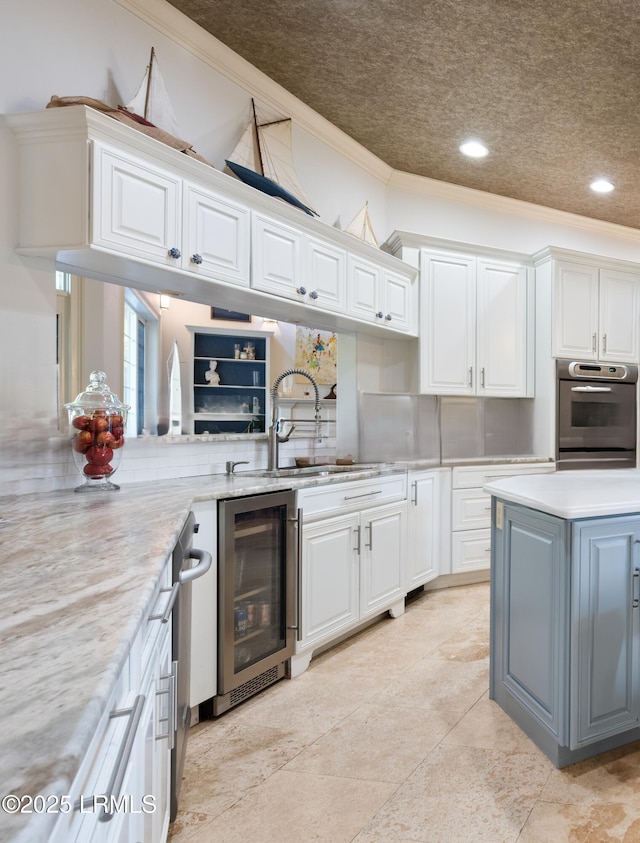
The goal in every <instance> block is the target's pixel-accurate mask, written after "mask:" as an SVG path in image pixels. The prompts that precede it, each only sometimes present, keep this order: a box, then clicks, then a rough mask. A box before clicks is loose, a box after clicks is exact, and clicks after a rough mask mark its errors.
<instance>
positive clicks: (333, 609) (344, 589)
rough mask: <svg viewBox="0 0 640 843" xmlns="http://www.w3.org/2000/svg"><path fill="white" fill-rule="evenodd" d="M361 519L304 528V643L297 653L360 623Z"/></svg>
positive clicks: (341, 519) (333, 520)
mask: <svg viewBox="0 0 640 843" xmlns="http://www.w3.org/2000/svg"><path fill="white" fill-rule="evenodd" d="M359 524H360V517H359V515H358V513H355V514H353V515H349V516H344V517H337V518H329V519H326V520H323V521H318V522H317V523H316V524H314V525H312V526H309V527H305V528H304V531H303V541H302V559H303V565H302V574H301V576H302V583H301V592H302V605H301V608H300V614H301V623H302V640H301V641H299V642H298V643H297V645H296V652H300V651H301V650H304V649H305V648H306V647H308V646H310V645H317V643H318V642H320V641H323V640H325V639H330V638H335V637H336V635H337V634H339V632H340V631H341V630H342V629H344V628H346V627H348V626H350V625H352V624H353V623H354V622H355V621H357V620H358V610H359V600H358V581H359V573H358V566H359V557H358V540H359Z"/></svg>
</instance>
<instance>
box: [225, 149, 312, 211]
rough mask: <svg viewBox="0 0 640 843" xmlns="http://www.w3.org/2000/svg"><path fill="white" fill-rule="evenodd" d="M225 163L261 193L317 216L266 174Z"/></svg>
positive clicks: (232, 163)
mask: <svg viewBox="0 0 640 843" xmlns="http://www.w3.org/2000/svg"><path fill="white" fill-rule="evenodd" d="M225 164H226V165H227V167H228V168H229V169H230V170H231V172H232V173H234V174H235V175H236V176H237V177H238V178H239V179H240V180H241V181H243V182H244V183H245V184H248V185H250V186H251V187H255V188H256V189H257V190H261V191H262V193H266V194H267V195H268V196H275V197H277V198H278V199H284V201H285V202H289V204H291V205H295V207H296V208H300V209H301V210H302V211H304V212H305V214H309V216H312V217H315V216H317V214H316V213H315V212H314V211H312V210H311V208H308V207H307V206H306V205H305V204H304V203H303V202H301V201H300V200H299V199H296V197H295V196H294V195H293V194H292V193H289V191H288V190H285V189H284V187H281V186H280V185H279V184H278V183H277V182H275V181H272V180H271V179H268V178H267V177H266V176H261V175H260V173H256V172H254V171H253V170H250V169H249V168H248V167H243V166H242V165H241V164H236V163H235V161H227V160H226V159H225Z"/></svg>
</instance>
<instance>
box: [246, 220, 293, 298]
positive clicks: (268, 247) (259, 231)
mask: <svg viewBox="0 0 640 843" xmlns="http://www.w3.org/2000/svg"><path fill="white" fill-rule="evenodd" d="M251 257H252V267H251V286H252V287H253V288H254V289H256V290H262V291H263V292H265V293H272V294H275V295H277V296H284V298H288V299H296V300H300V301H303V300H304V298H305V296H306V288H305V287H304V286H303V283H302V282H303V274H302V266H303V262H302V232H301V231H299V230H297V229H295V228H291V227H290V226H288V225H285V224H284V223H280V222H277V221H276V220H272V219H270V218H268V217H263V216H262V215H261V214H255V213H254V214H253V223H252V256H251Z"/></svg>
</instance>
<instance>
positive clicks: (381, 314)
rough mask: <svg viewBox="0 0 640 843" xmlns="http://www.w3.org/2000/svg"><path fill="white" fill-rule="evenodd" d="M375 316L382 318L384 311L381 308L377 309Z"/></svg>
mask: <svg viewBox="0 0 640 843" xmlns="http://www.w3.org/2000/svg"><path fill="white" fill-rule="evenodd" d="M376 317H377V318H378V319H383V318H384V313H383V312H382V311H381V310H379V311H378V312H377V313H376Z"/></svg>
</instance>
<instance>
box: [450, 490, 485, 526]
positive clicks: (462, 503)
mask: <svg viewBox="0 0 640 843" xmlns="http://www.w3.org/2000/svg"><path fill="white" fill-rule="evenodd" d="M490 526H491V496H490V495H487V494H485V493H484V492H483V491H482V490H481V489H454V490H453V492H452V493H451V528H452V529H453V530H480V529H482V528H487V527H490Z"/></svg>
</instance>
